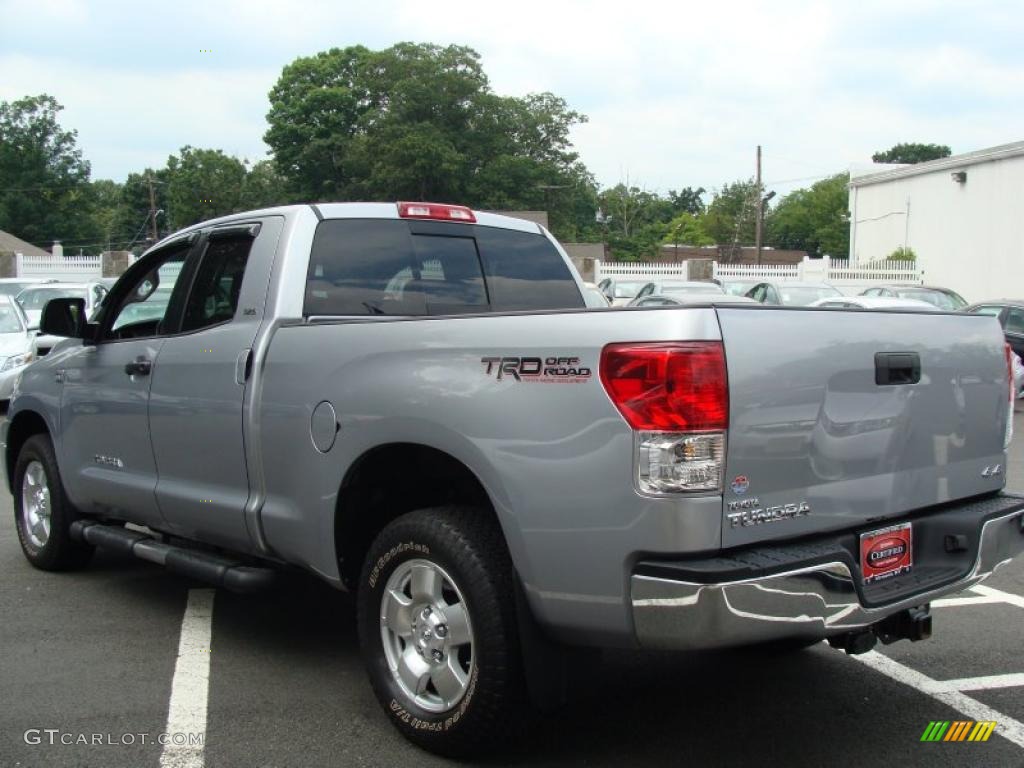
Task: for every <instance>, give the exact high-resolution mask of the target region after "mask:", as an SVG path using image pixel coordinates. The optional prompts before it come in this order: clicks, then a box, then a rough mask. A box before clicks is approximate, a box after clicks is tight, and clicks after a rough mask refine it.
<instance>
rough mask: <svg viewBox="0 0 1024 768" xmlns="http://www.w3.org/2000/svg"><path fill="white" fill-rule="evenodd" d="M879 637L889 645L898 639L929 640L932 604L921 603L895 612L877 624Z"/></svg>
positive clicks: (876, 632) (876, 630) (876, 631)
mask: <svg viewBox="0 0 1024 768" xmlns="http://www.w3.org/2000/svg"><path fill="white" fill-rule="evenodd" d="M874 629H875V634H877V635H878V639H879V640H881V641H882V642H883V643H885V644H886V645H888V644H889V643H895V642H896V641H897V640H910V641H911V642H914V643H916V642H917V641H918V640H927V639H928V638H929V637H931V636H932V614H931V606H929V605H920V606H918V607H916V608H908V609H907V610H905V611H900V612H899V613H896V614H893V615H892V616H890V617H889V618H887V619H884V620H883V621H880V622H879V623H878V624H876V625H875V627H874Z"/></svg>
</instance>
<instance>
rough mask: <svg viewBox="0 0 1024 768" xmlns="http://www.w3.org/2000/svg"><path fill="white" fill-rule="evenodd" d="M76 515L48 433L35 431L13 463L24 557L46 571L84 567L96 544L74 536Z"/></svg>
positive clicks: (19, 538) (18, 528) (15, 498)
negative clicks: (76, 538) (72, 532)
mask: <svg viewBox="0 0 1024 768" xmlns="http://www.w3.org/2000/svg"><path fill="white" fill-rule="evenodd" d="M77 519H78V514H77V512H76V511H75V509H74V507H73V506H72V505H71V502H70V501H68V498H67V496H66V495H65V493H64V485H63V484H62V483H61V479H60V470H59V469H58V468H57V457H56V454H55V453H54V451H53V443H52V442H51V440H50V437H49V435H43V434H40V435H33V436H32V437H30V438H29V439H28V440H26V441H25V444H24V445H23V446H22V447H21V452H20V453H19V454H18V461H17V462H16V463H15V465H14V522H15V528H17V530H18V541H19V543H20V544H21V551H22V552H24V553H25V558H26V559H27V560H28V561H29V562H30V563H31V564H32V565H34V566H35V567H36V568H39V569H41V570H44V571H68V570H73V569H75V568H81V567H83V566H84V565H85V564H86V563H88V562H89V559H90V558H91V557H92V553H93V547H92V546H90V545H89V544H86V543H84V542H80V541H75V540H73V539H72V538H71V523H73V522H74V521H75V520H77Z"/></svg>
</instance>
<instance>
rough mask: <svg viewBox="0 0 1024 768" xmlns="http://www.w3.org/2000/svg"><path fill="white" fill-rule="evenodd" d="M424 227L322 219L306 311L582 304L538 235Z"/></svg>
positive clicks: (422, 311) (430, 311)
mask: <svg viewBox="0 0 1024 768" xmlns="http://www.w3.org/2000/svg"><path fill="white" fill-rule="evenodd" d="M422 229H423V225H422V224H417V231H416V233H415V234H413V233H412V232H411V231H410V227H409V224H408V222H405V221H396V220H380V219H377V220H374V219H369V220H361V219H343V220H335V221H324V222H321V223H320V225H319V226H318V227H317V231H316V235H315V237H314V239H313V249H312V252H311V254H310V262H309V273H308V275H307V280H306V297H305V308H304V311H305V314H307V315H445V314H459V313H465V312H486V311H488V310H496V311H508V310H516V309H558V308H570V307H583V298H582V296H581V295H580V292H579V290H578V289H577V287H576V283H575V281H574V280H573V278H572V276H571V274H570V273H569V270H568V268H567V267H566V265H565V263H564V262H563V261H562V257H561V256H560V255H559V253H558V251H557V250H555V248H554V246H552V245H551V243H550V242H548V240H547V239H546V238H544V237H542V236H540V235H530V234H529V233H524V232H515V231H510V230H502V229H496V228H491V227H465V228H464V231H465V232H466V235H465V236H461V235H460V234H454V235H453V234H450V233H449V232H444V233H439V234H436V235H435V234H430V233H429V232H428V233H424V232H422ZM462 229H463V228H461V227H460V230H462ZM485 275H486V280H485Z"/></svg>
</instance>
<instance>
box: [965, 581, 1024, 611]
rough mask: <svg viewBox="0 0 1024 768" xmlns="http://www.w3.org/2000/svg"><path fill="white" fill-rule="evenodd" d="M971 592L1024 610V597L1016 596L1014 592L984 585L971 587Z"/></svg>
mask: <svg viewBox="0 0 1024 768" xmlns="http://www.w3.org/2000/svg"><path fill="white" fill-rule="evenodd" d="M971 591H972V592H977V593H978V594H979V595H983V596H985V597H991V598H993V599H994V600H999V601H1001V602H1004V603H1009V604H1010V605H1015V606H1017V607H1018V608H1024V597H1021V596H1020V595H1015V594H1013V593H1012V592H1003V590H1001V589H994V588H993V587H986V586H985V585H984V584H978V585H977V586H974V587H971Z"/></svg>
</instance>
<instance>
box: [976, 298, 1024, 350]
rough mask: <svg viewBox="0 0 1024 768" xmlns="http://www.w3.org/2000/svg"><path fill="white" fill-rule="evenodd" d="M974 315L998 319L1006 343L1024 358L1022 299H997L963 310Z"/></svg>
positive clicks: (1023, 306)
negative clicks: (990, 316)
mask: <svg viewBox="0 0 1024 768" xmlns="http://www.w3.org/2000/svg"><path fill="white" fill-rule="evenodd" d="M964 311H965V312H973V313H974V314H976V315H992V316H993V317H996V318H998V319H999V324H1000V325H1001V326H1003V333H1004V334H1006V342H1007V343H1008V344H1009V345H1010V346H1011V347H1012V348H1013V351H1014V352H1016V353H1017V354H1018V355H1020V357H1022V358H1024V299H998V300H996V301H982V302H979V303H978V304H972V305H971V306H969V307H967V309H965V310H964Z"/></svg>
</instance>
